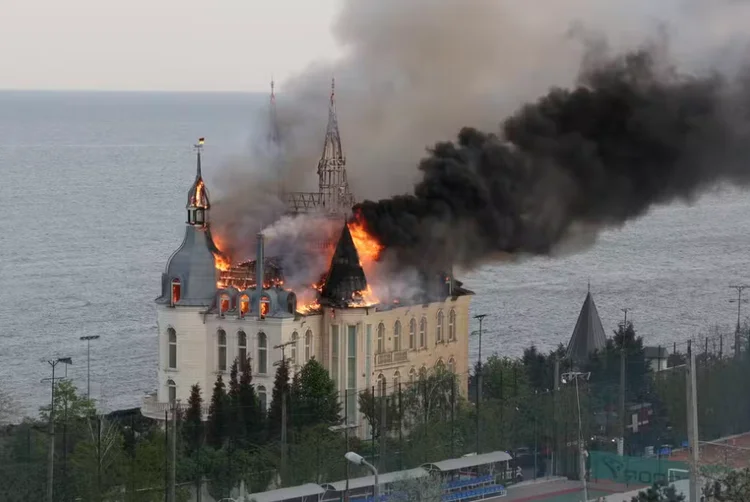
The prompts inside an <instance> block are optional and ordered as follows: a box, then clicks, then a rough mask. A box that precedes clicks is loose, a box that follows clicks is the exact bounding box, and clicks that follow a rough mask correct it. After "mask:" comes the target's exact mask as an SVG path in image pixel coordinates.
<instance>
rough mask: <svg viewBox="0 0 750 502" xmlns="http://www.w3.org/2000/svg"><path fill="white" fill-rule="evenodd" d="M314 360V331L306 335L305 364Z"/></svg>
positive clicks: (309, 331)
mask: <svg viewBox="0 0 750 502" xmlns="http://www.w3.org/2000/svg"><path fill="white" fill-rule="evenodd" d="M311 358H312V330H309V329H308V330H307V332H306V333H305V362H307V361H309V360H310V359H311Z"/></svg>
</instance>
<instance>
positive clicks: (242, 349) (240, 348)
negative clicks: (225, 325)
mask: <svg viewBox="0 0 750 502" xmlns="http://www.w3.org/2000/svg"><path fill="white" fill-rule="evenodd" d="M237 359H239V360H240V362H239V366H240V368H244V367H245V365H246V364H247V335H246V334H245V332H244V331H238V332H237Z"/></svg>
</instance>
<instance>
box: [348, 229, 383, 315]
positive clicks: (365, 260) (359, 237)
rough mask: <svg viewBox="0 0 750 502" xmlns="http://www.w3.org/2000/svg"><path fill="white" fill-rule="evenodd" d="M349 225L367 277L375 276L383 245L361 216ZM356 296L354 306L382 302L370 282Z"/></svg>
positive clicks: (360, 262)
mask: <svg viewBox="0 0 750 502" xmlns="http://www.w3.org/2000/svg"><path fill="white" fill-rule="evenodd" d="M347 226H348V227H349V233H350V234H351V235H352V241H354V247H355V248H357V254H358V255H359V265H360V266H361V267H362V269H363V270H364V272H365V276H366V277H368V276H369V277H373V276H374V272H375V271H374V266H375V263H376V262H377V261H378V259H379V258H380V254H381V253H382V252H383V245H382V244H380V242H378V240H377V239H376V238H375V237H373V236H372V235H370V233H369V232H368V231H367V229H366V228H365V225H364V223H363V222H362V221H361V220H360V219H359V217H357V218H355V219H354V220H352V221H350V222H349V223H347ZM355 296H356V297H355V298H352V302H351V304H352V306H361V307H369V306H371V305H376V304H378V303H380V300H379V299H378V297H377V295H375V293H374V292H373V291H372V288H371V287H370V285H369V284H368V285H367V288H366V289H365V290H364V291H358V292H357V293H356V294H355Z"/></svg>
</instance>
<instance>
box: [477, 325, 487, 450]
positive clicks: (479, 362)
mask: <svg viewBox="0 0 750 502" xmlns="http://www.w3.org/2000/svg"><path fill="white" fill-rule="evenodd" d="M485 317H487V314H477V315H475V316H474V319H479V353H478V354H477V445H476V454H477V455H479V453H480V450H481V448H480V445H481V443H480V440H481V439H480V438H481V434H480V425H479V412H480V409H481V404H482V321H484V318H485Z"/></svg>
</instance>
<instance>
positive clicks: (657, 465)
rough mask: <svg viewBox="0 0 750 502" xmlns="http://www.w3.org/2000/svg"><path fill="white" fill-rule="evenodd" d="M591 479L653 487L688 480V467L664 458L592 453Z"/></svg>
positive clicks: (683, 463)
mask: <svg viewBox="0 0 750 502" xmlns="http://www.w3.org/2000/svg"><path fill="white" fill-rule="evenodd" d="M589 455H590V456H591V478H592V479H594V480H600V479H606V480H611V481H614V482H617V483H624V484H628V485H631V484H636V485H651V484H653V483H655V482H657V481H667V482H673V481H677V480H680V479H687V477H688V465H687V464H686V463H685V462H676V461H673V460H669V459H667V458H664V457H629V456H620V455H617V454H616V453H609V452H601V451H592V452H590V453H589Z"/></svg>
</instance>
